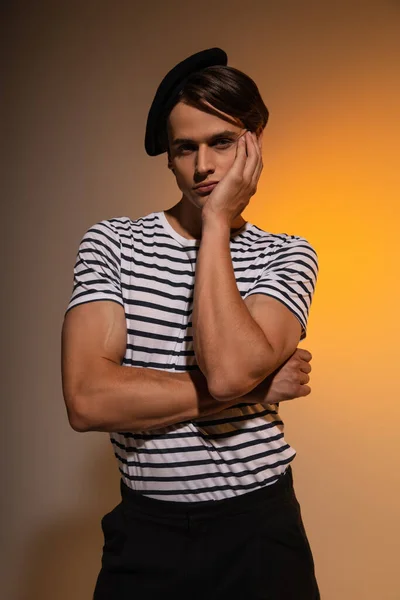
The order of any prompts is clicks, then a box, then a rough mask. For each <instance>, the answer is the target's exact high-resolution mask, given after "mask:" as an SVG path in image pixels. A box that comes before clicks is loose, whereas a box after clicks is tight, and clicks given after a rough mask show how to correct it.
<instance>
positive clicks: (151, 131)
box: [144, 48, 228, 156]
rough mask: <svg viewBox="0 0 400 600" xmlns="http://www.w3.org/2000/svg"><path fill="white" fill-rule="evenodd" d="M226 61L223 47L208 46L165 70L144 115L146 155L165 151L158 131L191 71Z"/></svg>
mask: <svg viewBox="0 0 400 600" xmlns="http://www.w3.org/2000/svg"><path fill="white" fill-rule="evenodd" d="M227 64H228V56H227V54H226V53H225V52H224V51H223V50H221V49H220V48H209V49H208V50H202V51H201V52H196V54H192V55H191V56H189V57H188V58H186V59H185V60H183V61H182V62H180V63H178V64H177V65H176V66H175V67H174V68H173V69H171V71H169V72H168V73H167V74H166V76H165V77H164V79H163V80H162V81H161V83H160V85H159V86H158V89H157V91H156V95H155V96H154V100H153V102H152V104H151V107H150V110H149V114H148V117H147V124H146V134H145V140H144V146H145V149H146V152H147V154H148V155H149V156H157V155H159V154H162V153H163V152H166V151H167V148H164V147H162V144H161V142H160V137H161V136H160V133H161V131H162V129H163V127H165V124H166V119H167V117H168V115H169V113H170V112H171V110H172V108H173V107H174V105H175V104H176V100H177V97H178V94H179V92H180V91H181V89H182V88H183V86H184V84H185V82H186V81H187V80H188V79H189V77H190V75H192V73H195V72H197V71H201V70H202V69H205V68H207V67H212V66H214V65H227Z"/></svg>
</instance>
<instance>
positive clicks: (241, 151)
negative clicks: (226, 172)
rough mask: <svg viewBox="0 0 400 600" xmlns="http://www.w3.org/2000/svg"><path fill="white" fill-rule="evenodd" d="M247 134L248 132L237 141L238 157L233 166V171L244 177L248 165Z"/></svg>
mask: <svg viewBox="0 0 400 600" xmlns="http://www.w3.org/2000/svg"><path fill="white" fill-rule="evenodd" d="M246 132H247V130H246V131H245V132H244V133H243V134H242V135H241V136H240V137H239V138H238V139H237V140H236V142H237V143H236V156H235V160H234V163H233V165H232V171H234V172H236V173H237V174H240V175H241V176H242V175H243V170H244V168H245V165H246V160H247V155H246V140H245V138H246Z"/></svg>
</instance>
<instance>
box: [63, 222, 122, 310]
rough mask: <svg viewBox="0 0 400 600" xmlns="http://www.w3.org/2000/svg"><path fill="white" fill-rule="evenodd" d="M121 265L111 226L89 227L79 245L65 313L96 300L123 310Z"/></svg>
mask: <svg viewBox="0 0 400 600" xmlns="http://www.w3.org/2000/svg"><path fill="white" fill-rule="evenodd" d="M120 265H121V245H120V239H119V235H118V234H117V233H116V231H115V229H114V227H113V225H112V223H110V221H100V222H99V223H96V224H95V225H93V226H92V227H90V229H88V230H87V231H86V233H85V235H84V236H83V238H82V241H81V243H80V245H79V249H78V254H77V257H76V261H75V266H74V283H73V290H72V296H71V299H70V302H69V304H68V307H67V310H66V313H67V312H68V311H69V310H70V309H71V308H73V307H74V306H77V305H78V304H84V303H87V302H94V301H97V300H111V301H112V302H117V303H118V304H121V305H122V306H123V305H124V302H123V298H122V293H121V269H120Z"/></svg>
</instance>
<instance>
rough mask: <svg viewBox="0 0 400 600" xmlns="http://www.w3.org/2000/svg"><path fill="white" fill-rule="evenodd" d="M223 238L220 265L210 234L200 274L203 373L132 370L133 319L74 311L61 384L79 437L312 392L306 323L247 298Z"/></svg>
mask: <svg viewBox="0 0 400 600" xmlns="http://www.w3.org/2000/svg"><path fill="white" fill-rule="evenodd" d="M218 235H219V236H220V237H219V238H218V239H220V245H218V246H217V249H218V257H219V260H218V263H217V261H215V257H216V252H215V248H216V246H215V244H216V243H217V242H216V238H215V235H214V236H207V235H206V236H204V239H203V241H202V248H201V255H199V259H200V261H199V259H198V264H197V268H196V285H195V305H194V313H193V327H194V344H195V352H196V357H197V361H198V364H199V366H200V369H201V371H196V372H185V373H169V372H166V371H160V370H155V369H146V368H140V367H127V366H123V365H122V362H123V358H124V355H125V349H126V336H127V331H126V320H125V313H124V309H123V307H122V306H121V305H119V304H118V303H117V302H114V301H109V300H102V301H93V302H88V303H86V304H81V305H78V306H75V307H74V308H72V309H71V310H69V311H68V313H67V314H66V316H65V319H64V323H63V328H62V385H63V394H64V400H65V404H66V408H67V413H68V418H69V422H70V424H71V426H72V428H73V429H75V430H76V431H146V430H152V429H158V428H161V427H165V426H168V425H172V424H175V423H181V422H184V421H188V420H195V419H196V418H197V417H202V416H207V415H210V414H215V413H218V412H221V411H223V410H225V409H226V408H228V407H230V406H234V405H235V404H238V403H243V402H248V403H262V404H274V403H278V402H281V401H284V400H291V399H293V398H296V397H301V396H306V395H308V394H309V393H310V388H309V386H308V385H307V384H308V382H309V373H310V371H311V366H310V360H311V355H310V354H309V352H307V351H306V350H300V349H297V350H296V346H297V342H298V340H299V332H300V325H299V323H298V321H297V319H296V318H295V317H294V316H293V315H292V314H291V312H290V311H289V310H288V309H286V308H285V307H284V306H283V305H281V303H280V302H278V301H277V300H274V299H271V298H268V297H267V296H262V295H260V294H255V295H253V296H250V297H249V298H247V299H246V300H245V301H243V300H242V298H241V297H240V294H239V292H238V289H237V286H236V282H235V281H234V273H233V267H232V263H231V262H230V263H229V262H228V261H227V258H228V257H227V252H226V246H228V248H229V237H228V241H226V239H225V241H223V239H224V238H222V236H221V234H220V233H219V234H218ZM212 246H213V247H214V253H213V262H214V264H213V265H211V250H212ZM229 260H230V258H229ZM207 267H209V268H210V270H209V272H207ZM218 278H219V279H218ZM213 285H215V286H219V287H218V288H216V289H217V291H219V292H220V293H219V294H214V296H211V299H213V300H215V304H213V303H212V302H211V301H210V300H211V299H210V298H209V297H208V293H212V288H213ZM210 290H211V292H210ZM199 305H201V306H202V311H198V308H199ZM221 313H224V315H223V316H224V318H221V319H219V318H218V317H220V316H221ZM225 313H227V314H226V315H225ZM228 313H229V314H228ZM200 315H202V318H200ZM203 317H207V319H206V318H203ZM238 349H239V350H240V353H238ZM210 392H212V393H210Z"/></svg>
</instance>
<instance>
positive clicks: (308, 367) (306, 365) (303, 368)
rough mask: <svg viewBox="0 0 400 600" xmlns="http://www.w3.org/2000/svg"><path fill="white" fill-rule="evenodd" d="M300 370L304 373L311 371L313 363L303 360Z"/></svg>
mask: <svg viewBox="0 0 400 600" xmlns="http://www.w3.org/2000/svg"><path fill="white" fill-rule="evenodd" d="M299 369H300V371H302V372H303V373H311V369H312V367H311V365H310V363H308V362H307V361H305V360H302V361H301V363H300V366H299Z"/></svg>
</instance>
